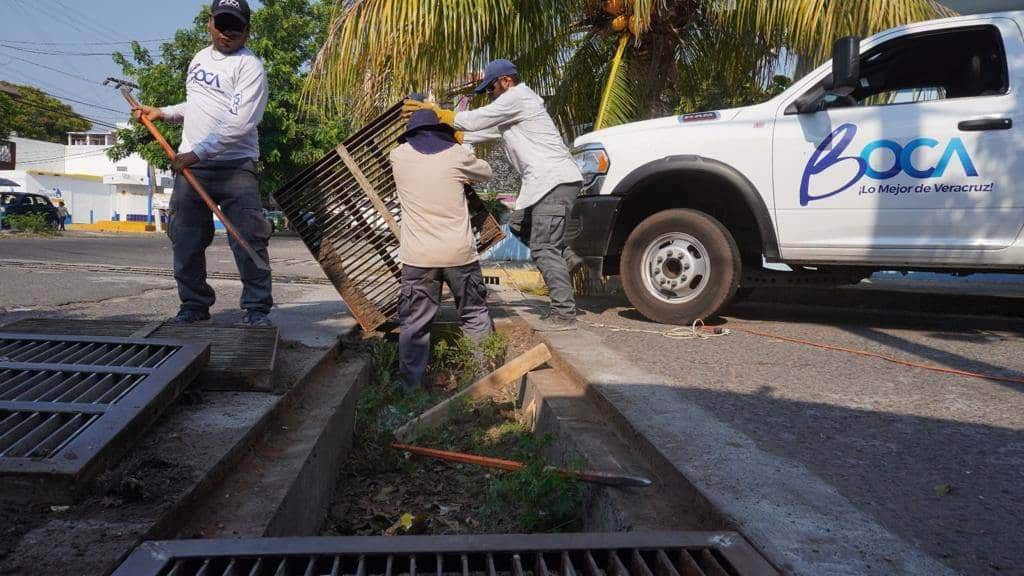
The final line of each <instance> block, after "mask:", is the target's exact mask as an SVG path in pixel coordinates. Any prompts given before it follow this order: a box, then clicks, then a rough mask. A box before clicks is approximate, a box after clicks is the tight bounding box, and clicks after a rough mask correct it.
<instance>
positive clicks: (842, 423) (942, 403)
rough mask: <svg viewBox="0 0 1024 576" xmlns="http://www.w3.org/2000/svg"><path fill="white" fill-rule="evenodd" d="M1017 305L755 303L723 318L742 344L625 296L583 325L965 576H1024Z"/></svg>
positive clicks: (957, 299)
mask: <svg viewBox="0 0 1024 576" xmlns="http://www.w3.org/2000/svg"><path fill="white" fill-rule="evenodd" d="M954 284H955V283H954ZM1017 293H1018V294H1020V295H1021V296H1022V297H1020V298H1001V297H992V296H976V295H958V294H957V293H956V291H955V290H952V291H950V290H945V291H944V293H942V294H934V293H933V294H920V293H916V294H915V293H892V292H881V291H870V290H840V291H836V290H817V291H815V290H788V291H778V292H774V291H773V292H761V293H757V292H755V294H754V296H753V298H752V299H751V300H748V301H747V302H745V303H742V304H738V305H735V306H734V307H733V309H732V310H730V311H729V313H728V314H727V315H725V316H724V317H723V318H721V319H718V320H717V323H718V324H719V325H720V326H722V327H724V328H728V329H732V330H733V331H732V332H731V333H729V334H728V335H725V336H721V337H714V338H709V339H685V340H680V339H673V338H670V337H669V336H668V335H667V334H666V333H667V332H668V331H669V330H670V329H672V327H669V326H663V325H658V324H654V323H652V322H649V321H647V320H645V319H643V318H642V317H640V316H639V315H638V314H637V313H636V312H635V311H634V310H633V309H632V308H630V307H629V306H628V305H627V304H626V303H625V302H624V301H622V300H621V299H615V298H603V299H583V300H581V302H580V304H581V307H582V308H583V309H584V310H585V312H584V313H583V314H582V315H581V318H580V319H581V321H582V329H584V330H587V331H590V332H592V333H594V334H596V335H599V337H600V338H601V339H602V340H603V341H604V342H605V343H606V344H607V345H608V346H610V347H611V348H613V349H615V350H616V351H617V352H619V353H620V354H622V355H625V356H629V357H630V358H631V360H632V361H633V362H634V363H635V364H637V365H638V366H640V367H642V368H644V369H645V370H648V371H650V372H651V373H652V374H654V375H655V378H656V379H660V380H662V381H663V385H664V386H665V387H667V388H669V389H670V390H671V395H670V396H669V397H671V398H674V399H675V400H676V401H678V402H680V403H684V402H688V403H695V404H697V405H698V406H700V407H702V408H703V409H705V410H707V411H708V412H710V413H712V414H713V415H714V416H715V417H716V418H718V419H719V420H721V421H723V422H726V423H728V424H729V425H731V426H733V427H734V428H736V429H738V430H740V431H741V432H743V433H744V434H746V435H747V436H749V437H750V438H751V439H752V440H753V441H754V442H755V443H756V444H757V445H758V447H759V448H760V449H762V450H764V451H767V452H769V453H772V454H774V455H778V456H780V457H783V458H786V459H791V460H793V461H796V462H799V463H801V464H803V465H804V466H805V467H806V468H807V469H809V470H811V471H813V472H814V473H816V474H817V475H818V476H819V477H821V478H822V479H824V480H825V481H826V482H828V483H829V484H831V485H833V486H834V487H835V488H836V489H837V490H838V491H839V492H840V493H841V494H842V495H843V496H845V497H846V498H847V499H849V500H850V501H851V502H852V503H853V504H854V505H855V506H856V507H857V508H859V509H861V510H862V511H864V512H866V513H868V514H869V515H871V516H872V517H874V518H876V519H877V520H878V521H880V523H881V524H883V525H884V526H886V527H887V528H888V529H889V530H891V531H893V532H895V533H897V534H898V535H900V536H901V537H903V538H904V539H905V540H907V541H909V542H911V543H912V544H913V545H915V546H917V547H919V548H920V549H922V550H924V551H926V552H927V553H929V554H930V555H932V556H933V557H935V558H937V559H939V560H941V561H943V562H945V563H947V564H948V565H949V566H951V567H953V568H954V569H956V570H957V571H960V572H962V573H964V574H1010V573H1014V574H1021V573H1024V568H1022V566H1024V547H1022V546H1021V542H1022V541H1024V527H1022V524H1021V521H1020V519H1021V518H1022V517H1024V354H1022V351H1024V346H1022V343H1024V340H1022V337H1024V321H1022V319H1021V317H1022V316H1024V288H1018V292H1017ZM821 303H828V304H829V306H821V305H820V304H821ZM742 330H754V331H758V332H765V333H770V334H777V335H781V336H785V337H789V338H794V339H800V340H806V341H810V342H814V343H818V344H825V345H830V346H836V347H843V348H849V349H853V350H862V351H868V352H873V353H877V354H881V355H885V356H890V357H894V358H897V359H901V360H905V361H907V362H911V363H923V364H927V365H929V366H936V367H942V368H951V369H957V370H965V371H971V372H977V373H982V374H986V375H990V376H993V377H996V378H999V377H1005V378H1007V379H1015V380H1016V381H1002V380H998V379H996V378H990V379H986V378H976V377H965V376H960V375H952V374H943V373H939V372H935V371H929V370H924V369H920V368H915V367H910V366H905V365H900V364H896V363H892V362H888V361H885V360H881V359H878V358H872V357H864V356H859V355H855V354H851V353H847V352H841V351H832V350H824V349H820V348H815V347H812V346H809V345H806V344H796V343H791V342H784V341H780V340H777V339H772V338H769V337H766V336H762V335H754V334H751V333H748V332H744V331H742ZM639 393H643V392H639ZM664 408H665V410H669V411H671V410H672V408H671V406H665V407H664ZM680 412H682V410H680Z"/></svg>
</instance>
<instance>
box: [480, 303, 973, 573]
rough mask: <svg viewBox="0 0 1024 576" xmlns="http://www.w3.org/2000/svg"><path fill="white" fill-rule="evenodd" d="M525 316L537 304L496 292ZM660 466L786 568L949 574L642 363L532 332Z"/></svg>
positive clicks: (573, 336) (592, 341) (592, 344)
mask: <svg viewBox="0 0 1024 576" xmlns="http://www.w3.org/2000/svg"><path fill="white" fill-rule="evenodd" d="M499 297H501V298H502V299H503V300H504V301H505V303H506V305H508V306H510V307H511V308H512V309H513V311H514V312H515V313H517V314H519V315H520V317H521V318H522V319H523V320H525V321H526V322H527V324H532V323H535V322H536V320H537V317H536V315H535V313H534V312H533V310H534V309H538V308H539V307H538V302H539V301H537V302H533V301H530V300H527V299H524V298H521V297H520V296H519V295H518V294H512V293H509V292H503V293H500V294H499ZM538 335H540V336H541V337H542V338H543V339H544V340H545V341H546V342H547V343H548V345H549V346H550V347H551V350H552V352H553V354H554V355H555V356H556V358H557V360H556V363H557V364H559V365H560V366H561V367H563V368H564V369H565V371H566V372H567V373H569V374H572V375H573V376H575V377H576V378H577V379H578V381H579V382H580V383H581V384H582V385H584V386H585V387H586V389H587V391H588V396H590V397H592V398H594V399H595V400H596V401H597V402H598V404H599V406H601V408H602V410H604V411H605V413H606V414H607V415H608V416H609V418H610V419H612V421H614V422H616V423H617V424H618V425H619V426H620V429H621V430H622V431H623V432H624V434H623V435H624V436H625V437H627V438H628V439H629V440H630V441H631V442H632V444H633V446H635V447H636V449H638V450H639V451H640V452H641V453H642V454H643V455H644V456H645V457H646V458H648V460H649V462H650V463H651V466H653V467H654V469H655V470H656V471H658V472H659V473H660V472H661V471H662V470H674V471H675V474H676V475H677V476H678V477H679V479H680V481H681V482H682V483H683V484H684V485H685V486H689V490H688V492H689V493H690V494H691V495H692V498H691V500H690V504H691V505H693V506H697V507H698V508H700V507H702V505H701V503H702V502H705V503H706V505H707V508H708V509H707V510H700V511H699V512H698V513H700V514H708V515H710V517H714V516H715V515H718V514H720V515H721V517H722V518H724V520H725V521H726V522H727V523H728V525H730V526H734V527H735V528H736V529H737V530H738V531H740V532H741V533H742V534H744V536H746V537H747V538H748V539H749V540H751V542H752V543H753V544H754V545H755V546H756V547H757V548H759V549H760V550H761V552H762V553H763V554H764V555H765V556H766V557H767V558H768V559H769V560H770V561H772V562H773V563H774V564H775V565H776V566H779V567H780V568H782V569H783V570H784V571H785V572H787V573H792V574H807V575H815V576H817V575H820V574H829V575H835V576H845V575H849V576H855V575H856V576H860V575H865V574H878V575H883V574H884V575H888V574H921V575H929V576H934V575H947V574H948V575H952V574H953V571H952V570H950V568H949V567H947V566H945V565H944V564H942V563H940V562H939V561H938V560H936V559H935V558H933V557H931V556H930V555H928V554H926V553H924V552H922V551H921V550H919V549H917V548H915V547H914V546H912V545H911V544H909V543H907V542H906V541H904V540H903V539H902V538H900V537H899V536H897V535H895V534H893V533H891V532H889V531H888V530H887V529H886V528H885V527H884V526H882V525H881V524H879V523H878V522H877V521H876V520H875V519H874V518H872V517H870V516H868V515H866V514H864V513H863V512H861V511H860V510H859V509H857V508H856V507H855V506H853V504H852V503H850V501H849V500H847V499H846V498H845V497H844V496H842V495H841V494H839V493H838V492H837V491H836V489H835V488H834V487H832V486H831V485H829V484H828V483H826V482H825V481H824V480H822V479H821V478H819V477H818V476H816V475H815V474H813V473H812V472H811V471H809V470H807V469H806V468H804V467H803V466H801V465H799V464H798V463H796V462H793V461H790V460H787V459H785V458H781V457H778V456H775V455H772V454H769V453H767V452H764V451H762V450H760V449H759V448H758V446H757V445H756V444H755V443H754V442H753V441H752V440H751V439H750V438H749V437H747V436H746V435H744V434H742V433H740V432H739V431H737V430H735V429H733V428H732V427H730V426H728V425H726V424H724V423H722V422H721V421H719V420H718V419H716V418H715V417H714V416H713V415H712V414H710V413H708V412H706V411H705V410H703V409H701V408H700V407H698V406H696V405H693V404H692V403H688V402H682V401H680V399H679V398H678V397H677V396H675V395H672V394H671V393H670V391H669V390H666V388H665V387H664V386H663V385H662V384H661V383H660V382H659V381H658V379H657V378H656V377H653V376H652V375H650V374H649V373H647V372H646V371H643V370H641V369H640V368H639V367H637V366H636V365H634V364H633V363H632V362H630V361H629V360H628V359H626V358H623V357H622V356H621V355H619V354H618V353H617V352H615V351H614V350H612V349H610V348H608V347H607V346H606V345H604V343H603V342H601V340H600V338H598V337H597V336H595V335H592V334H589V333H587V332H586V331H583V330H580V331H576V332H569V333H566V332H560V333H538Z"/></svg>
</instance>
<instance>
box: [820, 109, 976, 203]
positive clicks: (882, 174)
mask: <svg viewBox="0 0 1024 576" xmlns="http://www.w3.org/2000/svg"><path fill="white" fill-rule="evenodd" d="M856 135H857V126H856V125H854V124H843V125H841V126H839V127H838V128H836V129H835V130H833V131H832V133H831V134H829V135H828V136H827V137H826V138H825V139H824V140H823V141H822V142H821V144H819V145H818V147H817V148H816V149H815V150H814V153H813V154H811V157H810V159H808V161H807V165H806V167H805V168H804V172H803V177H802V178H801V180H800V205H801V206H807V205H808V204H810V203H811V202H815V201H818V200H823V199H825V198H829V197H831V196H835V195H836V194H839V193H840V192H843V191H845V190H847V189H849V188H851V187H852V186H854V185H855V184H857V183H858V182H860V181H861V180H862V179H864V178H869V179H871V180H876V181H879V182H884V181H886V180H890V179H892V178H895V177H897V176H899V175H901V174H905V175H906V176H907V177H909V178H912V179H918V180H926V179H933V178H942V177H943V175H944V174H945V173H946V170H947V169H948V168H949V165H950V164H951V163H953V162H954V161H955V162H957V163H959V164H960V166H961V167H962V169H963V172H964V174H965V175H966V176H967V177H970V178H977V177H979V174H978V170H977V169H976V168H975V166H974V161H973V160H972V159H971V155H970V154H969V153H968V152H967V148H966V147H965V146H964V143H963V141H962V140H961V139H960V138H956V137H954V138H951V139H949V140H948V141H947V142H940V141H939V140H936V139H934V138H923V137H922V138H914V139H913V140H910V141H909V142H907V143H905V144H900V143H899V142H896V141H895V140H889V139H880V140H873V141H871V142H868V143H867V144H865V145H864V147H863V148H862V149H861V151H860V153H859V154H853V155H850V154H846V152H847V149H848V148H849V147H850V143H851V142H852V141H853V138H854V136H856ZM919 149H935V150H942V155H941V157H939V160H938V161H937V162H935V163H934V164H931V165H928V164H926V163H925V162H922V161H920V160H918V161H916V162H915V160H914V152H915V151H917V150H919ZM872 161H874V163H872ZM839 165H849V166H852V167H853V168H854V174H853V177H852V178H850V179H849V180H848V181H846V182H845V183H843V184H842V185H840V186H839V187H837V188H835V189H833V190H827V191H824V192H818V193H817V194H811V183H812V181H813V179H814V177H816V176H821V175H823V174H824V173H825V172H827V171H829V170H830V169H832V168H833V167H835V166H839ZM994 185H995V184H994V183H992V182H990V183H980V184H968V185H963V184H942V183H924V182H922V183H918V184H916V185H913V184H912V185H907V184H863V185H862V186H861V188H860V190H859V191H858V195H872V194H892V195H897V196H898V195H901V194H910V193H911V192H913V193H916V194H926V193H932V192H974V191H977V192H991V191H992V189H993V187H994Z"/></svg>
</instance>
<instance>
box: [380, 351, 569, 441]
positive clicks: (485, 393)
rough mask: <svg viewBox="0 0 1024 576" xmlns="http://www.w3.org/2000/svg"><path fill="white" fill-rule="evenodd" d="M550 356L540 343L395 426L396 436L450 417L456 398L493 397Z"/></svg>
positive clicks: (411, 434)
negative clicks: (407, 420) (442, 400)
mask: <svg viewBox="0 0 1024 576" xmlns="http://www.w3.org/2000/svg"><path fill="white" fill-rule="evenodd" d="M550 359H551V351H550V350H548V347H547V346H545V345H544V344H538V345H536V346H534V347H533V348H530V349H529V350H527V351H526V352H524V353H522V354H520V355H519V356H516V357H515V358H513V359H512V360H510V361H508V362H506V363H505V364H503V365H502V366H501V367H500V368H498V369H497V370H495V371H494V372H491V373H490V374H488V375H487V376H484V377H483V378H481V379H480V380H477V381H476V382H474V383H473V384H471V385H470V386H469V387H467V388H466V389H465V390H462V391H461V392H459V393H458V394H456V395H454V396H452V397H450V398H448V399H447V400H445V401H444V402H441V403H440V404H437V405H435V406H434V407H433V408H431V409H430V410H427V411H426V412H424V413H423V414H420V415H419V416H417V417H416V418H415V419H413V420H411V421H409V422H407V423H406V424H404V425H403V426H402V427H401V428H399V429H398V430H395V438H397V439H398V440H401V441H409V440H411V439H413V438H415V437H417V436H419V435H420V434H422V433H424V432H426V431H428V430H432V429H434V428H437V427H439V426H441V425H442V424H444V423H445V422H447V421H448V418H449V415H450V413H451V407H452V405H453V404H454V403H455V402H461V401H465V400H480V399H483V398H493V397H495V396H497V395H498V394H500V393H501V392H503V391H504V388H505V386H507V385H508V384H510V383H512V382H514V381H516V380H518V379H519V378H522V377H523V376H524V375H525V374H526V373H527V372H529V371H530V370H533V369H534V368H537V367H538V366H541V365H542V364H544V363H545V362H547V361H548V360H550Z"/></svg>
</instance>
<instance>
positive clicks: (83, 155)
mask: <svg viewBox="0 0 1024 576" xmlns="http://www.w3.org/2000/svg"><path fill="white" fill-rule="evenodd" d="M107 150H109V148H104V149H102V150H93V151H91V152H82V153H78V154H65V155H64V156H54V157H52V158H31V159H29V160H22V159H21V156H18V164H44V163H46V162H56V161H57V160H77V159H80V158H88V157H90V156H99V155H101V154H106V153H107Z"/></svg>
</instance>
